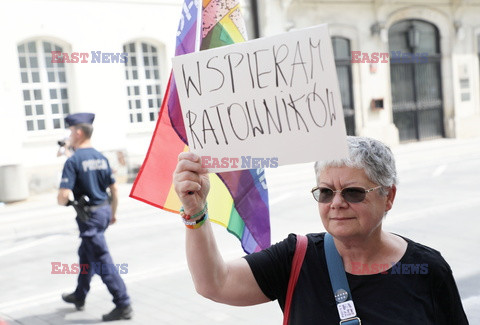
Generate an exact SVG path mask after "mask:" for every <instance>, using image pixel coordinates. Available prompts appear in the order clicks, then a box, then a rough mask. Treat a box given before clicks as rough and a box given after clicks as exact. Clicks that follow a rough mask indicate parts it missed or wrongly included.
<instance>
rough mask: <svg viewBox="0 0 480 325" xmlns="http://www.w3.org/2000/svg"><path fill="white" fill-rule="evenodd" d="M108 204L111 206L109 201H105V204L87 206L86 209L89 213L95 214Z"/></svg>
mask: <svg viewBox="0 0 480 325" xmlns="http://www.w3.org/2000/svg"><path fill="white" fill-rule="evenodd" d="M108 204H109V202H108V200H105V201H103V202H102V203H100V204H97V205H89V206H87V207H86V208H87V210H88V211H89V212H95V211H97V210H98V209H100V208H101V207H104V206H106V205H108Z"/></svg>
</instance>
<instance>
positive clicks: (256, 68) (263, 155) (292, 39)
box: [173, 25, 347, 172]
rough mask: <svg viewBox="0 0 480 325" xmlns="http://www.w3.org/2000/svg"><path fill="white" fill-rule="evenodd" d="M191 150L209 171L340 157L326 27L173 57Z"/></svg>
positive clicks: (339, 119) (340, 130)
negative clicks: (198, 156) (200, 157)
mask: <svg viewBox="0 0 480 325" xmlns="http://www.w3.org/2000/svg"><path fill="white" fill-rule="evenodd" d="M173 70H174V75H175V80H176V81H177V87H178V93H179V96H180V102H181V104H182V112H183V118H184V122H185V129H186V132H187V137H188V144H189V146H190V150H191V151H192V152H195V153H196V154H198V155H200V156H202V163H203V165H204V166H205V167H207V168H209V171H210V172H224V171H229V170H238V169H252V168H262V167H277V166H278V165H285V164H292V163H301V162H307V161H315V160H321V159H336V158H341V157H345V156H346V153H347V145H346V139H345V136H346V132H345V123H344V120H343V109H342V104H341V99H340V91H339V87H338V80H337V75H336V68H335V62H334V58H333V51H332V46H331V41H330V37H329V35H328V30H327V26H326V25H321V26H317V27H312V28H308V29H304V30H297V31H292V32H289V33H285V34H282V35H277V36H273V37H269V38H264V39H257V40H253V41H250V42H246V43H239V44H233V45H230V46H225V47H221V48H216V49H212V50H206V51H201V52H196V53H191V54H187V55H183V56H177V57H175V58H174V59H173Z"/></svg>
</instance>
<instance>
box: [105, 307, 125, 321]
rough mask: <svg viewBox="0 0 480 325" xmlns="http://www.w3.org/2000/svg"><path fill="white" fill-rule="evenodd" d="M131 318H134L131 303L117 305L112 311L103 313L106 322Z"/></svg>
mask: <svg viewBox="0 0 480 325" xmlns="http://www.w3.org/2000/svg"><path fill="white" fill-rule="evenodd" d="M130 318H132V307H131V306H130V305H127V306H125V307H115V308H114V309H113V310H112V311H111V312H110V313H108V314H106V315H103V317H102V319H103V321H104V322H109V321H112V320H119V319H130Z"/></svg>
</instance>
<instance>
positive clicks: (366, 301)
mask: <svg viewBox="0 0 480 325" xmlns="http://www.w3.org/2000/svg"><path fill="white" fill-rule="evenodd" d="M324 236H325V233H321V234H309V235H307V237H308V248H307V252H306V255H305V260H304V262H303V265H302V268H301V271H300V276H299V278H298V282H297V285H296V288H295V292H294V294H293V299H292V305H291V314H290V324H291V325H295V324H298V325H309V324H338V323H339V321H340V317H339V315H338V311H337V308H336V304H335V300H334V297H333V290H332V287H331V284H330V278H329V276H328V270H327V265H326V259H325V252H324V246H323V238H324ZM404 239H405V240H406V241H407V242H408V246H407V250H406V252H405V254H404V256H403V257H402V259H401V260H400V261H399V262H398V263H397V264H395V265H394V266H392V267H391V268H390V269H388V270H386V271H384V272H380V273H377V274H371V275H353V274H350V273H347V279H348V283H349V286H350V290H351V292H352V296H353V302H354V304H355V309H356V311H357V316H358V317H359V318H360V319H361V321H362V324H367V325H379V324H399V325H405V324H408V325H415V324H419V325H427V324H434V325H442V324H448V325H453V324H455V325H462V324H468V321H467V317H466V315H465V312H464V310H463V307H462V303H461V300H460V296H459V293H458V289H457V286H456V284H455V281H454V279H453V275H452V271H451V269H450V266H449V265H448V264H447V262H446V261H445V260H444V259H443V257H442V256H441V255H440V253H439V252H438V251H436V250H434V249H432V248H429V247H427V246H424V245H421V244H418V243H415V242H413V241H411V240H409V239H407V238H404ZM295 245H296V236H295V235H294V234H290V235H289V236H288V238H286V239H285V240H283V241H282V242H280V243H278V244H275V245H273V246H271V247H270V248H267V249H266V250H263V251H261V252H258V253H253V254H250V255H248V256H245V259H246V260H247V262H248V264H249V265H250V268H251V269H252V272H253V275H254V276H255V279H256V280H257V283H258V285H259V286H260V288H261V289H262V291H263V293H264V294H265V295H266V296H267V297H268V298H270V299H271V300H275V299H278V303H279V305H280V307H281V308H282V310H283V309H284V305H285V296H286V293H287V287H288V279H289V276H290V269H291V266H292V258H293V254H294V252H295ZM358 267H360V266H358ZM371 267H373V266H371ZM379 270H380V271H382V270H384V269H382V268H381V266H379Z"/></svg>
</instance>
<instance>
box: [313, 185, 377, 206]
mask: <svg viewBox="0 0 480 325" xmlns="http://www.w3.org/2000/svg"><path fill="white" fill-rule="evenodd" d="M382 187H383V186H381V185H380V186H377V187H373V188H371V189H368V190H366V189H364V188H362V187H346V188H343V189H341V190H337V191H334V190H332V189H331V188H328V187H320V186H317V187H314V188H313V189H312V194H313V198H314V199H315V200H316V201H317V202H320V203H330V202H332V200H333V198H334V197H335V194H336V193H340V194H342V196H343V198H344V199H345V201H347V202H349V203H359V202H362V201H363V200H365V197H366V196H367V193H368V192H372V191H375V190H377V189H379V188H382Z"/></svg>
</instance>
